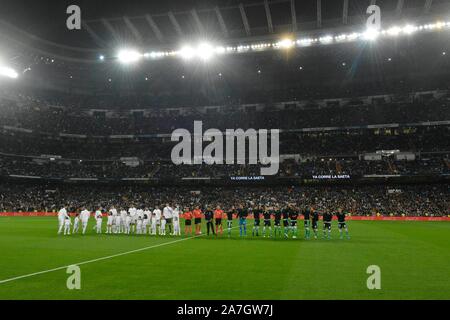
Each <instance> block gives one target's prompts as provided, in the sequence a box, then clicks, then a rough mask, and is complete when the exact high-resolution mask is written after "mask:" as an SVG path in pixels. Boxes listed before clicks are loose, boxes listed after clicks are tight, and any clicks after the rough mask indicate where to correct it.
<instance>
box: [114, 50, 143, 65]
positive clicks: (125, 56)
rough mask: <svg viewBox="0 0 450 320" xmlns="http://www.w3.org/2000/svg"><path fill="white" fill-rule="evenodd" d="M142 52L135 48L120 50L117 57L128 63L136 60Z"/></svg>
mask: <svg viewBox="0 0 450 320" xmlns="http://www.w3.org/2000/svg"><path fill="white" fill-rule="evenodd" d="M141 57H142V54H140V53H139V52H137V51H135V50H120V51H119V54H118V55H117V58H118V59H119V61H120V62H121V63H123V64H129V63H133V62H136V61H138V60H139V59H140V58H141Z"/></svg>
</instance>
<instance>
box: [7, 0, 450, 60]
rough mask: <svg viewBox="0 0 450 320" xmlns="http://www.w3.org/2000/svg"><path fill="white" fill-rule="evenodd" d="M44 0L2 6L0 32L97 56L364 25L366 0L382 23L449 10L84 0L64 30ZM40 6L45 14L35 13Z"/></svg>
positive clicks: (73, 54)
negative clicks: (77, 20)
mask: <svg viewBox="0 0 450 320" xmlns="http://www.w3.org/2000/svg"><path fill="white" fill-rule="evenodd" d="M44 2H45V1H39V3H38V4H30V3H27V4H26V5H27V7H28V8H29V11H35V12H36V15H35V16H27V17H24V16H23V15H21V14H20V13H19V11H20V10H23V7H20V6H19V7H18V8H14V4H11V5H8V8H5V10H3V9H2V10H0V12H3V14H1V13H0V26H1V28H0V30H3V31H0V36H2V35H3V37H5V36H6V37H7V38H9V39H10V40H11V38H12V39H13V40H14V41H19V42H23V43H27V44H28V45H29V46H30V47H32V48H34V49H40V50H42V52H44V53H45V52H47V53H48V55H51V54H54V55H55V56H59V57H67V58H69V59H70V58H73V59H76V58H80V59H89V58H91V59H97V58H98V55H99V54H104V53H105V52H112V51H113V50H114V51H116V50H117V48H119V47H124V46H127V47H130V46H131V47H135V48H139V49H140V50H155V51H156V50H170V49H173V48H174V47H179V46H180V45H182V44H183V43H186V42H189V41H198V40H199V39H206V40H208V41H220V42H221V43H223V45H239V44H248V43H251V42H255V41H274V40H275V39H278V40H279V39H280V38H281V37H286V36H292V37H300V36H307V35H310V34H312V33H314V34H315V36H317V33H319V34H322V35H324V34H326V33H327V32H328V31H329V30H330V29H332V30H334V31H336V30H337V31H336V32H351V30H355V28H359V29H361V27H362V26H364V25H365V21H366V19H367V14H366V9H367V7H368V6H369V5H371V4H377V5H379V6H380V8H381V10H382V22H383V23H388V22H391V23H392V22H401V23H407V22H411V21H414V22H419V23H430V22H434V21H436V20H437V19H443V20H445V21H447V20H449V17H448V15H446V13H448V12H450V2H449V1H447V0H301V1H300V0H253V1H246V0H241V1H232V0H231V1H217V0H216V1H208V2H207V4H205V3H202V4H199V1H191V0H184V1H170V0H168V1H164V2H162V1H158V2H157V4H156V3H151V2H154V1H149V2H148V3H147V2H143V1H134V0H129V1H126V2H123V1H108V5H106V6H101V7H100V6H99V4H98V3H96V2H95V1H88V2H86V3H83V4H82V5H80V7H81V10H82V29H81V30H80V31H69V30H68V29H67V28H65V20H66V18H67V16H68V15H67V14H66V7H65V6H66V5H68V4H67V3H65V2H64V1H61V3H59V4H57V5H55V4H54V3H52V5H51V6H44V7H45V8H42V7H43V4H44ZM19 3H20V1H19ZM224 3H225V5H224ZM74 4H76V3H74ZM15 9H17V10H15ZM42 10H44V11H45V13H42V14H40V12H42ZM23 19H25V20H23ZM42 52H41V53H42Z"/></svg>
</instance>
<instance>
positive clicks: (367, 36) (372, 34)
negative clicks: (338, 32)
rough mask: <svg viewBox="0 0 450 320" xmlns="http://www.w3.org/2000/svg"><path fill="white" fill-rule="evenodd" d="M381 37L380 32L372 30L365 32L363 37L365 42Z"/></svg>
mask: <svg viewBox="0 0 450 320" xmlns="http://www.w3.org/2000/svg"><path fill="white" fill-rule="evenodd" d="M379 35H380V32H379V31H377V30H376V29H373V28H370V29H367V30H366V32H364V34H363V37H364V39H365V40H368V41H374V40H376V39H377V38H378V36H379Z"/></svg>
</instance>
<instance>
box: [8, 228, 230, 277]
mask: <svg viewBox="0 0 450 320" xmlns="http://www.w3.org/2000/svg"><path fill="white" fill-rule="evenodd" d="M234 228H236V227H233V228H232V229H234ZM205 235H206V234H205V233H202V234H199V235H195V236H192V237H188V238H182V239H177V240H174V241H167V242H164V243H159V244H155V245H153V246H149V247H144V248H140V249H135V250H131V251H126V252H122V253H117V254H113V255H110V256H106V257H101V258H96V259H92V260H87V261H83V262H79V263H72V264H69V265H66V266H62V267H57V268H53V269H48V270H43V271H39V272H34V273H29V274H24V275H21V276H17V277H13V278H9V279H5V280H0V284H4V283H7V282H11V281H15V280H20V279H24V278H29V277H33V276H38V275H41V274H45V273H50V272H54V271H59V270H63V269H67V268H68V267H70V266H81V265H84V264H88V263H94V262H98V261H103V260H108V259H112V258H117V257H121V256H125V255H127V254H132V253H136V252H141V251H145V250H150V249H154V248H159V247H163V246H167V245H169V244H174V243H178V242H182V241H187V240H191V239H195V238H199V237H203V236H205Z"/></svg>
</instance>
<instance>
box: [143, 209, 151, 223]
mask: <svg viewBox="0 0 450 320" xmlns="http://www.w3.org/2000/svg"><path fill="white" fill-rule="evenodd" d="M144 215H146V216H147V220H149V221H150V219H151V218H152V212H151V211H150V210H144ZM144 220H145V219H144Z"/></svg>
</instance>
